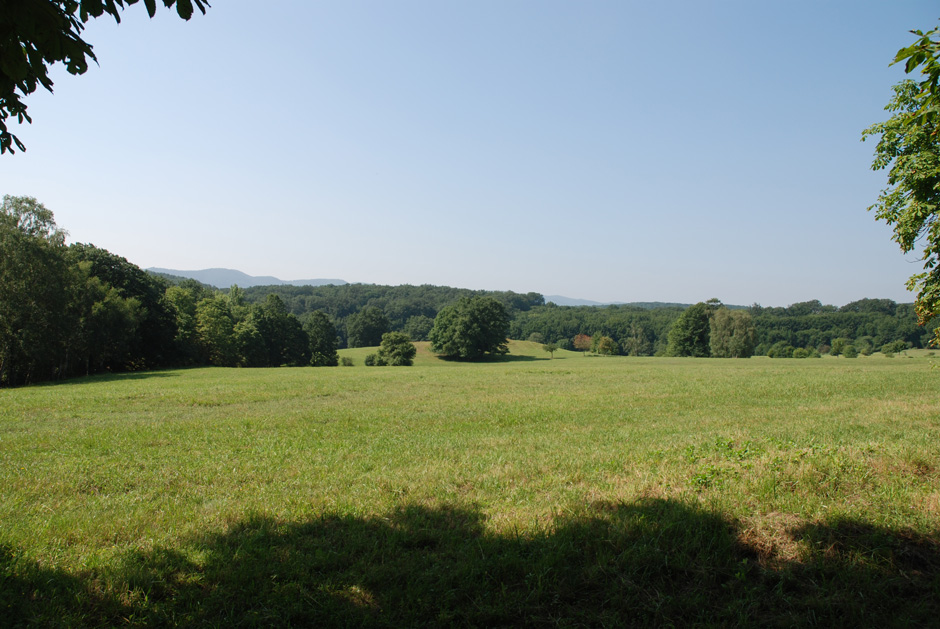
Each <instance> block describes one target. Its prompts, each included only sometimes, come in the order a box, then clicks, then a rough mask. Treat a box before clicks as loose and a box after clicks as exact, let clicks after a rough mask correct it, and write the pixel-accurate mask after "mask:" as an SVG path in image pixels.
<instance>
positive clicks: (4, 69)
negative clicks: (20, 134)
mask: <svg viewBox="0 0 940 629" xmlns="http://www.w3.org/2000/svg"><path fill="white" fill-rule="evenodd" d="M139 1H140V0H25V1H24V0H11V1H6V2H3V3H0V153H6V152H7V151H9V152H10V153H11V154H12V153H14V152H15V150H14V147H16V149H17V150H20V151H25V150H26V146H25V145H24V144H23V143H22V142H21V141H20V140H19V139H18V138H17V137H16V136H15V135H14V134H13V133H12V132H11V131H10V130H9V127H8V126H7V120H9V119H11V118H12V119H15V120H16V121H17V122H18V123H19V124H23V123H24V122H32V118H30V116H29V114H28V113H27V111H26V104H25V103H24V102H23V100H22V98H23V97H25V96H28V95H29V94H32V93H33V92H35V91H36V89H37V88H38V87H39V86H42V87H44V88H45V89H47V90H49V91H50V92H51V91H52V86H53V83H52V79H50V78H49V67H50V66H52V65H54V64H56V63H64V64H65V69H66V70H67V71H68V72H69V74H75V75H79V74H84V73H85V72H86V71H87V70H88V62H89V61H94V62H95V63H97V61H98V59H97V57H95V53H94V51H93V50H92V46H91V44H89V43H88V42H87V41H85V40H84V39H82V36H81V34H82V31H83V30H84V28H85V24H86V23H87V22H88V20H89V19H91V18H97V17H101V16H102V15H109V16H111V17H113V18H114V20H115V21H116V22H118V23H120V21H121V11H123V10H124V8H125V7H126V6H130V5H132V4H137V3H138V2H139ZM161 2H162V3H163V4H164V5H165V6H166V7H167V8H170V7H172V6H174V5H176V12H177V14H178V15H179V16H180V17H181V18H183V19H184V20H188V19H189V18H191V17H192V15H193V11H194V8H198V9H199V10H200V11H201V12H202V13H205V12H206V9H207V8H208V7H209V3H208V2H206V0H161ZM143 3H144V5H145V6H146V8H147V13H148V14H149V15H150V17H151V18H152V17H153V16H154V15H155V14H156V12H157V0H143Z"/></svg>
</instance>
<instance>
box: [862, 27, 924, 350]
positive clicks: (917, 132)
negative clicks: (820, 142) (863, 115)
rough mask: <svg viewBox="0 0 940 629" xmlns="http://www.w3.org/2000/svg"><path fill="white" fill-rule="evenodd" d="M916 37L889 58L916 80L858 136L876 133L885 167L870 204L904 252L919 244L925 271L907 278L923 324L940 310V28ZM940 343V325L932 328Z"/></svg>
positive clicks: (878, 158)
mask: <svg viewBox="0 0 940 629" xmlns="http://www.w3.org/2000/svg"><path fill="white" fill-rule="evenodd" d="M912 32H913V33H914V34H915V35H917V37H918V39H917V41H915V42H914V43H913V44H912V45H910V46H908V47H907V48H902V49H901V50H899V51H898V53H897V55H896V56H895V58H894V62H893V63H900V62H902V61H903V62H905V66H904V70H905V72H907V73H908V74H910V73H911V72H915V71H919V73H920V74H921V77H922V80H921V81H919V82H916V81H912V80H905V81H902V82H901V83H899V84H898V85H896V86H895V87H894V97H893V98H892V99H891V101H890V102H889V103H888V105H887V107H885V109H886V110H887V111H890V112H893V113H892V115H891V117H890V118H888V120H887V121H885V122H882V123H879V124H875V125H872V126H871V127H869V128H868V129H866V130H865V131H864V132H863V133H862V139H863V140H864V139H866V138H868V137H869V136H872V135H877V136H880V137H879V140H878V145H877V147H876V149H875V159H874V161H873V162H872V169H873V170H883V169H888V186H889V187H888V188H886V189H885V190H883V191H882V192H881V195H880V196H879V197H878V201H877V202H876V203H875V204H874V205H872V206H871V207H869V208H868V209H869V210H875V217H876V218H877V219H879V220H883V221H885V222H886V223H888V224H889V225H891V226H892V227H893V229H894V236H893V238H894V240H895V241H896V242H897V243H898V244H899V245H900V246H901V250H902V251H904V252H905V253H907V252H910V251H914V250H915V249H916V248H918V247H922V249H923V253H922V260H923V263H924V272H923V273H917V274H915V275H913V276H911V278H910V279H909V280H908V283H907V286H908V289H910V290H916V291H917V316H918V320H919V321H920V323H921V325H926V324H927V323H928V322H929V321H930V320H931V319H932V318H934V317H936V316H937V315H940V133H938V131H940V31H938V29H936V28H935V29H933V30H931V31H928V32H926V33H924V32H921V31H912ZM934 343H935V344H938V345H940V328H938V329H937V331H936V332H935V334H934Z"/></svg>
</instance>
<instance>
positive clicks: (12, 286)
mask: <svg viewBox="0 0 940 629" xmlns="http://www.w3.org/2000/svg"><path fill="white" fill-rule="evenodd" d="M938 324H940V321H937V320H933V321H930V322H928V325H926V326H921V325H918V322H917V313H915V311H914V308H913V305H911V304H897V303H895V302H893V301H891V300H888V299H862V300H859V301H856V302H852V303H850V304H847V305H845V306H843V307H841V308H836V307H835V306H828V305H823V304H822V303H820V302H819V301H809V302H801V303H798V304H793V305H791V306H789V307H787V308H762V307H761V306H759V305H754V306H751V307H749V308H740V307H726V306H724V305H722V304H721V303H720V302H718V301H717V300H710V301H709V302H705V303H701V304H695V305H693V306H690V307H681V306H674V305H667V306H666V307H660V308H650V307H642V306H637V305H627V306H608V307H595V306H576V307H567V306H558V305H555V304H553V303H545V300H544V298H543V297H542V295H540V294H538V293H526V294H520V293H514V292H511V291H502V292H499V291H472V290H466V289H457V288H450V287H440V286H427V285H425V286H396V287H392V286H374V285H365V284H351V285H344V286H316V287H313V286H273V287H252V288H248V289H241V288H239V287H237V286H233V287H231V288H229V289H226V290H219V289H215V288H212V287H208V286H205V285H203V284H200V283H199V282H196V281H194V280H187V279H183V278H168V277H163V276H158V275H154V274H152V273H148V272H146V271H143V270H142V269H140V268H139V267H137V266H136V265H134V264H131V263H130V262H128V261H127V260H126V259H124V258H122V257H120V256H117V255H115V254H112V253H110V252H108V251H106V250H104V249H100V248H98V247H95V246H94V245H90V244H82V243H76V244H72V245H68V246H67V245H66V244H65V232H63V231H62V230H61V229H60V228H59V227H58V226H57V225H56V223H55V220H54V217H53V214H52V212H51V211H49V210H48V209H46V208H45V207H44V206H43V205H42V204H41V203H39V202H38V201H36V200H35V199H33V198H31V197H10V196H5V197H4V198H3V203H2V206H0V386H16V385H20V384H26V383H31V382H39V381H43V380H54V379H60V378H67V377H72V376H78V375H88V374H94V373H101V372H109V371H125V370H139V369H156V368H162V367H175V366H195V365H219V366H241V367H267V366H280V365H313V366H333V365H337V364H338V362H339V361H338V354H337V349H339V348H343V347H376V346H381V345H382V342H383V338H385V337H386V335H388V334H389V333H396V334H398V335H401V336H392V337H390V338H391V339H392V340H394V341H395V342H396V343H398V344H399V345H400V346H401V351H404V352H405V353H406V355H405V358H400V357H399V356H400V354H398V353H396V352H398V351H399V350H397V349H393V346H392V345H389V343H386V346H387V347H386V349H385V350H384V351H380V352H379V353H377V354H376V355H375V358H374V359H373V364H383V363H385V364H405V363H407V362H408V359H410V358H411V357H412V356H413V355H407V354H408V350H407V347H405V346H404V344H403V343H402V340H403V339H404V338H407V339H408V342H410V341H412V340H415V341H420V340H429V341H431V342H432V349H433V350H434V351H436V352H438V353H440V354H442V355H448V356H452V357H454V358H456V359H464V360H475V359H479V358H481V357H483V356H484V355H486V354H499V353H501V352H504V351H505V339H506V338H507V337H509V338H516V339H528V340H533V341H537V342H541V343H545V344H547V345H549V346H553V347H556V348H562V349H574V350H581V351H592V352H595V353H598V354H610V355H628V356H653V355H659V356H665V355H673V356H715V357H719V356H727V357H746V356H750V355H753V354H767V355H772V356H775V357H778V356H779V357H783V356H801V355H803V354H804V353H805V354H806V355H812V354H813V353H826V352H834V353H846V354H847V355H849V354H851V353H853V352H858V353H870V352H872V351H879V350H881V349H885V348H887V349H888V350H889V351H898V350H901V349H905V348H908V347H925V346H926V344H927V343H928V341H929V340H930V338H931V336H932V334H933V333H934V332H933V331H934V329H935V328H936V327H937V325H938ZM465 330H474V331H477V332H479V334H475V335H468V334H466V332H464V331H465ZM458 331H459V332H458ZM389 342H391V341H389Z"/></svg>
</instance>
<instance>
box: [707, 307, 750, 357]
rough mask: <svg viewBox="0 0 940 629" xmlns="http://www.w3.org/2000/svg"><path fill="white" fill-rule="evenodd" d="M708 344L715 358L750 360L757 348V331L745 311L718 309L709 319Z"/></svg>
mask: <svg viewBox="0 0 940 629" xmlns="http://www.w3.org/2000/svg"><path fill="white" fill-rule="evenodd" d="M710 326H711V327H710V329H709V344H710V349H711V355H712V356H714V357H715V358H750V357H751V356H753V355H754V348H755V347H756V346H757V331H756V328H755V327H754V322H753V321H752V320H751V315H750V313H748V312H747V311H745V310H729V309H727V308H719V309H718V310H716V311H715V312H714V313H713V314H712V317H711V322H710Z"/></svg>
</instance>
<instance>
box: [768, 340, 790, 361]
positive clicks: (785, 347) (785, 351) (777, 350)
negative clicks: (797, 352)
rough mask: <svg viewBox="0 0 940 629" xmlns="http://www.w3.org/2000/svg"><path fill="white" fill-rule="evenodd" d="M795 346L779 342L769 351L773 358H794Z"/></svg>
mask: <svg viewBox="0 0 940 629" xmlns="http://www.w3.org/2000/svg"><path fill="white" fill-rule="evenodd" d="M793 351H794V350H793V346H792V345H790V344H789V343H787V342H786V341H777V342H776V343H774V344H773V345H772V346H771V347H770V349H769V350H768V351H767V355H768V356H769V357H771V358H793Z"/></svg>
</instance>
